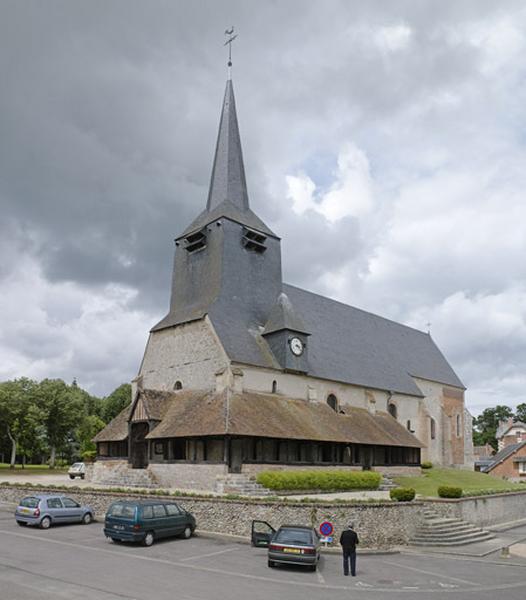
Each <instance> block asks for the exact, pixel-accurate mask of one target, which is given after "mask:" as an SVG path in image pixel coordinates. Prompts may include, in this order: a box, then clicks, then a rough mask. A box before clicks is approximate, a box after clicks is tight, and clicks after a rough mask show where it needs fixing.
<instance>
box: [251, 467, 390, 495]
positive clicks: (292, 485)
mask: <svg viewBox="0 0 526 600" xmlns="http://www.w3.org/2000/svg"><path fill="white" fill-rule="evenodd" d="M381 479H382V476H381V475H380V473H374V472H372V471H365V472H362V471H359V472H356V471H262V472H261V473H258V476H257V478H256V481H257V482H258V483H259V484H261V485H262V486H263V487H266V488H268V489H270V490H338V491H339V490H377V489H378V486H379V485H380V481H381Z"/></svg>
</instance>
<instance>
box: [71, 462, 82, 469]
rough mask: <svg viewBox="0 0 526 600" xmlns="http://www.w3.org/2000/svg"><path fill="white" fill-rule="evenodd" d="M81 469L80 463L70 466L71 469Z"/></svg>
mask: <svg viewBox="0 0 526 600" xmlns="http://www.w3.org/2000/svg"><path fill="white" fill-rule="evenodd" d="M81 467H82V463H74V464H72V465H71V468H72V469H80V468H81Z"/></svg>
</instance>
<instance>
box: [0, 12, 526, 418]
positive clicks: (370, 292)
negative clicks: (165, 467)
mask: <svg viewBox="0 0 526 600" xmlns="http://www.w3.org/2000/svg"><path fill="white" fill-rule="evenodd" d="M232 24H234V25H235V26H236V29H237V31H238V33H239V37H238V39H237V40H236V42H235V47H234V85H235V91H236V100H237V108H238V116H239V121H240V128H241V136H242V142H243V149H244V155H245V166H246V171H247V179H248V185H249V194H250V200H251V205H252V207H253V209H254V210H255V211H256V212H257V213H258V214H259V215H260V216H261V217H262V218H263V219H264V220H265V221H266V222H267V224H268V225H269V226H270V227H271V228H272V229H273V230H274V231H276V232H277V233H278V234H279V235H280V236H281V237H282V238H283V242H282V248H283V267H284V275H285V280H286V281H287V282H289V283H293V284H295V285H299V286H302V287H305V288H307V289H310V290H313V291H316V292H319V293H322V294H326V295H329V296H332V297H334V298H337V299H339V300H342V301H345V302H349V303H351V304H353V305H355V306H359V307H361V308H364V309H367V310H370V311H373V312H376V313H379V314H381V315H384V316H386V317H389V318H392V319H395V320H399V321H401V322H403V323H406V324H408V325H411V326H414V327H417V328H419V329H422V330H427V327H428V326H427V323H431V333H432V336H433V337H434V339H435V340H436V342H437V343H438V345H439V346H440V347H441V349H442V350H443V351H444V353H445V354H446V356H447V358H448V359H449V361H450V362H451V364H452V365H453V367H454V368H455V370H456V371H457V373H458V374H459V376H460V377H461V379H462V380H463V381H464V382H465V384H466V385H467V387H468V395H467V400H468V406H469V408H470V409H471V410H472V412H474V413H477V412H479V411H480V410H482V409H483V408H484V407H485V406H492V405H495V404H497V403H500V404H508V405H510V406H514V405H516V404H517V403H519V402H525V401H526V391H525V390H526V260H525V256H526V231H525V225H524V224H525V223H526V197H525V190H526V127H525V126H526V114H525V108H524V107H525V106H526V59H525V56H526V5H525V3H524V2H523V1H522V0H519V1H516V2H514V1H505V0H499V1H496V0H495V1H491V2H487V1H484V0H472V1H470V0H462V1H459V0H444V1H441V2H437V1H426V0H412V1H404V0H383V1H380V0H379V1H371V0H369V1H368V2H363V1H358V0H342V1H341V2H337V1H331V0H316V1H314V0H301V1H300V0H298V1H293V0H281V1H279V2H278V1H267V2H260V1H257V2H256V1H254V0H241V1H239V2H229V1H222V2H218V1H217V0H210V1H207V2H204V1H195V0H194V1H192V2H190V1H186V2H183V1H179V2H177V1H175V0H171V1H168V0H166V1H163V0H148V2H145V1H133V0H126V1H124V0H122V1H121V0H90V2H85V1H80V0H76V1H75V0H62V1H58V0H45V1H42V0H34V1H31V0H25V1H24V2H20V1H18V0H0V48H1V51H0V81H1V84H0V85H1V88H0V210H1V218H0V290H1V291H0V379H6V378H12V377H20V376H23V375H27V376H31V377H35V378H43V377H48V376H49V377H63V378H64V379H66V380H68V381H71V380H72V379H73V377H76V378H77V379H78V381H79V383H80V384H81V385H82V386H84V387H86V388H87V389H89V390H91V391H92V392H93V393H97V394H101V395H103V394H107V393H109V392H110V391H111V390H112V389H113V388H115V387H116V386H117V385H119V384H120V383H121V382H123V381H127V380H130V378H131V377H133V376H134V375H135V374H136V372H137V369H138V367H139V363H140V360H141V357H142V352H143V348H144V344H145V341H146V337H147V332H148V330H149V328H150V327H151V326H152V325H153V324H154V323H155V322H156V321H158V320H159V319H160V318H161V317H162V316H164V314H165V312H166V309H167V306H168V301H169V287H170V271H171V266H172V264H171V263H172V254H173V238H174V237H175V235H177V234H178V233H180V232H181V231H182V230H183V229H184V227H185V226H186V225H187V224H188V223H189V222H190V220H191V219H192V218H193V217H194V216H195V215H196V214H197V213H198V212H200V211H201V210H202V208H203V207H204V205H205V203H206V196H207V186H208V181H209V178H210V170H211V163H212V155H213V149H214V144H215V138H216V134H217V126H218V121H219V113H220V107H221V101H222V96H223V91H224V81H225V77H226V68H225V62H226V55H225V49H224V48H223V46H222V44H223V41H224V39H223V38H224V35H223V32H224V30H225V28H226V27H227V26H230V25H232Z"/></svg>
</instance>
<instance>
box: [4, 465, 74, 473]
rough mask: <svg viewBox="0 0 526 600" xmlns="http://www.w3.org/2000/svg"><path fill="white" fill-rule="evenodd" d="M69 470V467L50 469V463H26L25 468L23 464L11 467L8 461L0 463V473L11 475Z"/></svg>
mask: <svg viewBox="0 0 526 600" xmlns="http://www.w3.org/2000/svg"><path fill="white" fill-rule="evenodd" d="M67 470H68V467H63V468H62V467H60V468H55V469H50V468H49V465H26V466H25V468H24V469H23V468H22V465H15V468H14V469H10V468H9V464H8V463H0V473H5V474H7V473H9V474H11V475H23V474H26V475H27V474H28V473H31V475H49V474H50V473H64V472H65V471H67Z"/></svg>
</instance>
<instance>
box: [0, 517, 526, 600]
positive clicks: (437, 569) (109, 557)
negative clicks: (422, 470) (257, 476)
mask: <svg viewBox="0 0 526 600" xmlns="http://www.w3.org/2000/svg"><path fill="white" fill-rule="evenodd" d="M307 595H308V597H310V598H317V599H318V598H319V599H323V600H325V599H327V600H329V599H331V600H340V599H343V598H345V599H348V598H350V597H352V598H368V599H370V600H376V599H381V598H388V597H393V596H394V597H397V598H402V597H404V596H409V597H410V598H415V599H417V598H435V599H436V598H446V597H447V598H452V599H453V598H459V599H464V598H466V599H467V598H473V599H475V598H476V599H477V600H480V599H482V600H490V599H491V600H493V599H495V598H499V600H502V599H506V600H507V599H509V600H515V599H516V600H519V599H520V600H523V599H524V597H525V596H526V560H522V561H521V559H512V560H510V559H508V560H504V559H500V558H499V557H498V554H496V555H491V556H489V557H484V558H467V557H460V556H442V555H441V556H438V555H437V556H433V555H426V554H415V553H412V554H403V553H402V554H395V555H387V556H374V555H371V556H362V557H359V558H358V568H357V577H344V576H343V575H342V572H341V564H340V557H339V556H337V555H325V556H323V557H322V559H321V564H320V566H319V569H318V571H317V572H316V573H312V572H307V571H304V570H302V569H300V568H294V567H280V568H277V569H269V568H268V567H267V559H266V551H265V550H264V549H261V548H251V547H249V546H247V545H245V544H238V543H233V542H231V541H228V542H227V541H222V540H217V539H208V538H202V537H194V538H192V539H190V540H183V539H171V540H166V541H159V542H157V543H156V544H155V545H154V546H152V547H151V548H144V547H142V546H137V545H127V544H114V543H112V542H110V541H109V540H107V539H106V538H105V537H104V535H103V533H102V525H101V523H93V524H91V525H62V526H56V527H52V528H51V529H48V530H40V529H34V528H27V527H24V528H22V527H19V526H18V525H17V524H16V523H15V520H14V518H13V513H12V509H11V508H0V598H1V600H37V599H38V600H51V599H53V600H60V599H72V600H77V599H78V600H85V599H90V600H92V599H93V600H95V599H96V600H118V599H119V600H123V599H135V600H165V599H166V600H168V599H169V600H173V599H174V598H177V600H208V599H210V600H222V599H223V598H224V599H227V598H228V599H229V600H245V599H250V600H252V599H254V600H259V599H263V598H264V599H265V600H268V598H276V599H278V600H281V599H284V598H286V599H287V600H300V599H301V600H305V597H306V596H307Z"/></svg>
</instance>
